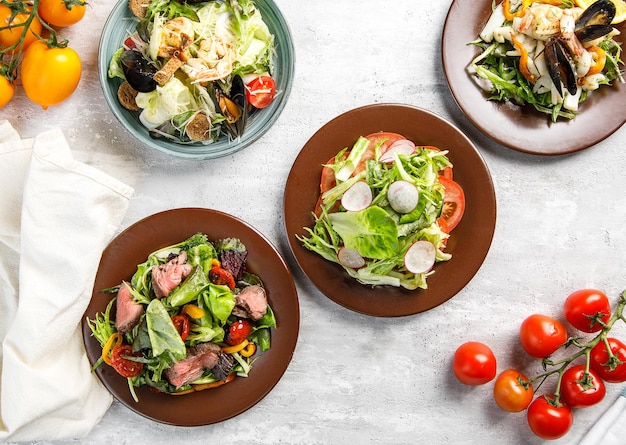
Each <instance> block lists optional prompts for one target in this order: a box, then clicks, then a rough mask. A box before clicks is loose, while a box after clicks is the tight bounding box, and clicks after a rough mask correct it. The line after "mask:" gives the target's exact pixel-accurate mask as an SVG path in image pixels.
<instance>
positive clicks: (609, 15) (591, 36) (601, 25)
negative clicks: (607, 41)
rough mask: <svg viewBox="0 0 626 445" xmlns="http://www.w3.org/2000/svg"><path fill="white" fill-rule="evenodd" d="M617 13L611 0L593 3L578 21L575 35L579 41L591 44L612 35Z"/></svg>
mask: <svg viewBox="0 0 626 445" xmlns="http://www.w3.org/2000/svg"><path fill="white" fill-rule="evenodd" d="M615 13H616V9H615V4H614V3H613V2H612V1H611V0H598V1H596V2H594V3H592V4H591V5H590V6H589V7H588V8H587V9H585V11H584V12H583V13H582V14H581V16H580V17H579V18H578V20H576V27H575V28H574V33H575V34H576V37H577V38H578V40H580V41H581V42H589V41H591V40H595V39H597V38H599V37H602V36H605V35H607V34H608V33H610V32H611V31H612V30H613V27H612V26H611V22H612V21H613V19H614V18H615Z"/></svg>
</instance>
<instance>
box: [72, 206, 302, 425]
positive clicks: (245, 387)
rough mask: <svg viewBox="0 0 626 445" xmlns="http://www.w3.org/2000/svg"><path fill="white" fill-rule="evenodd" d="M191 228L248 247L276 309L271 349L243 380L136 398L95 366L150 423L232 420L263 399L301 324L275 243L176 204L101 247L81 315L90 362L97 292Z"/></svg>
mask: <svg viewBox="0 0 626 445" xmlns="http://www.w3.org/2000/svg"><path fill="white" fill-rule="evenodd" d="M197 232H203V233H205V234H206V235H207V236H208V237H209V239H210V240H213V241H214V240H218V239H221V238H227V237H237V238H239V239H240V240H241V241H242V242H243V243H244V245H245V246H246V248H247V249H248V263H247V266H248V270H250V271H251V272H253V273H256V274H258V275H259V276H260V277H261V279H262V280H263V283H264V285H265V287H266V290H267V295H268V301H269V303H270V305H271V306H272V309H273V310H274V312H275V315H276V320H277V328H276V329H274V330H273V331H272V335H271V338H272V347H271V349H270V350H269V351H266V352H265V353H264V354H263V355H262V356H261V357H259V358H258V359H257V361H256V362H255V363H254V367H253V369H252V371H251V372H250V375H249V377H247V378H237V379H235V380H234V381H232V382H230V383H228V384H226V385H223V386H220V387H218V388H214V389H208V390H205V391H200V392H196V393H192V394H186V395H182V396H171V395H167V394H163V393H155V392H152V391H151V390H150V389H149V388H147V387H140V388H136V392H137V395H138V397H139V402H135V401H134V400H133V398H132V396H131V394H130V391H129V388H128V383H127V380H126V379H125V378H123V377H121V376H120V375H119V374H117V373H116V372H115V371H114V370H113V369H112V368H111V367H110V366H106V365H101V366H99V367H98V368H97V369H96V371H95V373H96V375H97V376H98V378H99V379H100V381H101V382H102V383H103V384H104V386H105V387H106V388H107V389H108V390H109V391H110V392H111V394H112V395H113V396H114V397H115V398H116V399H117V400H118V401H119V402H121V403H122V404H123V405H125V406H126V407H127V408H129V409H130V410H132V411H134V412H136V413H138V414H140V415H142V416H144V417H147V418H149V419H152V420H154V421H157V422H161V423H166V424H171V425H178V426H200V425H209V424H212V423H217V422H221V421H223V420H226V419H229V418H231V417H234V416H236V415H238V414H240V413H242V412H244V411H246V410H247V409H249V408H251V407H252V406H254V405H255V404H256V403H258V402H259V401H260V400H261V399H263V398H264V397H265V396H266V395H267V394H268V393H269V392H270V391H271V390H272V388H273V387H274V386H275V385H276V384H277V383H278V381H279V380H280V378H281V377H282V376H283V374H284V373H285V371H286V370H287V367H288V365H289V363H290V361H291V358H292V356H293V353H294V350H295V346H296V342H297V338H298V331H299V326H300V310H299V303H298V295H297V291H296V287H295V283H294V281H293V277H292V275H291V272H290V271H289V269H288V267H287V265H286V263H285V262H284V260H283V258H282V257H281V255H280V254H279V252H278V251H277V250H276V249H275V248H274V246H273V245H272V244H271V243H270V242H269V241H268V240H267V239H266V238H265V237H264V236H263V235H262V234H261V233H259V232H258V231H257V230H256V229H254V228H253V227H252V226H250V225H249V224H247V223H246V222H244V221H242V220H240V219H238V218H236V217H234V216H232V215H229V214H227V213H223V212H220V211H216V210H211V209H204V208H179V209H172V210H167V211H163V212H160V213H156V214H153V215H151V216H148V217H146V218H144V219H142V220H140V221H138V222H136V223H135V224H133V225H131V226H130V227H128V228H127V229H126V230H124V231H123V232H122V233H120V234H119V235H118V236H117V237H115V238H114V239H113V241H111V243H110V244H109V245H108V247H107V248H106V249H105V250H104V252H103V254H102V258H101V261H100V266H99V268H98V273H97V275H96V279H95V282H94V290H93V295H92V299H91V302H90V304H89V306H88V307H87V310H86V311H85V316H84V317H83V325H82V329H83V340H84V343H85V349H86V351H87V356H88V358H89V361H90V363H91V364H92V365H93V364H94V363H95V361H96V360H97V359H98V357H100V354H101V351H102V348H101V347H100V344H99V343H98V341H97V340H96V339H95V338H94V337H92V336H91V331H90V329H89V326H88V324H87V322H86V319H87V318H89V319H93V317H94V315H95V314H96V313H97V312H102V311H103V310H104V309H105V307H106V305H107V303H108V302H109V301H110V299H111V295H110V294H103V293H101V292H100V290H101V289H105V288H109V287H112V286H115V285H117V284H119V283H120V282H121V280H122V279H127V280H128V279H130V277H131V276H132V274H133V273H134V271H135V269H136V265H137V264H140V263H141V262H143V261H145V258H146V257H147V256H148V254H150V253H151V252H153V251H154V250H156V249H158V248H161V247H165V246H168V245H172V244H175V243H178V242H180V241H182V240H184V239H186V238H187V237H189V236H191V235H193V234H194V233H197Z"/></svg>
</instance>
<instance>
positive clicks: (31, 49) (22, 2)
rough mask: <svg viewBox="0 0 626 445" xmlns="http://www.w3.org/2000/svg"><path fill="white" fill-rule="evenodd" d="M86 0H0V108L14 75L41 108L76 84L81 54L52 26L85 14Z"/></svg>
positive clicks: (63, 96)
mask: <svg viewBox="0 0 626 445" xmlns="http://www.w3.org/2000/svg"><path fill="white" fill-rule="evenodd" d="M85 10H86V3H85V0H0V108H2V107H4V106H5V105H6V104H7V103H9V102H10V101H11V99H12V98H13V96H14V94H15V88H16V84H17V83H18V81H19V82H20V83H21V86H22V88H23V90H24V92H25V93H26V96H28V98H29V99H30V100H32V101H33V102H35V103H37V104H39V105H41V106H42V107H43V109H46V108H48V107H49V106H51V105H57V104H59V103H61V102H63V101H64V100H65V99H67V98H68V97H69V96H70V95H71V94H72V93H73V92H74V90H75V89H76V87H77V86H78V82H79V81H80V76H81V74H82V64H81V60H80V58H79V56H78V54H77V53H76V51H74V50H73V49H72V48H70V47H69V46H67V45H68V42H67V40H62V41H59V39H58V38H57V34H56V30H55V28H62V27H67V26H70V25H73V24H75V23H77V22H79V21H80V20H82V18H83V17H84V15H85Z"/></svg>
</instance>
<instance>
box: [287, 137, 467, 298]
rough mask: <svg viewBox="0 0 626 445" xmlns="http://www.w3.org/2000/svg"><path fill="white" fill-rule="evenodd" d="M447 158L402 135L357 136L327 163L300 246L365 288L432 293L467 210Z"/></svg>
mask: <svg viewBox="0 0 626 445" xmlns="http://www.w3.org/2000/svg"><path fill="white" fill-rule="evenodd" d="M447 154H448V151H447V150H441V149H439V148H437V147H433V146H423V145H416V144H415V143H414V142H413V141H411V140H409V139H407V138H406V137H404V136H403V135H400V134H397V133H390V132H379V133H373V134H370V135H368V136H360V137H359V138H358V139H357V140H356V142H355V143H354V145H353V146H352V147H346V148H344V149H342V150H340V151H339V152H338V153H337V154H336V155H335V156H334V157H332V158H331V159H329V160H328V162H326V164H324V165H323V167H322V174H321V181H320V195H319V199H318V201H317V205H316V207H315V210H314V224H313V227H312V228H309V227H305V228H304V230H305V231H306V232H307V236H299V237H298V238H299V240H300V241H301V242H302V244H303V245H304V247H305V248H307V249H309V250H311V251H313V252H315V253H317V254H319V255H321V256H322V257H323V258H325V259H326V260H329V261H332V262H335V263H338V264H340V265H341V266H342V267H343V269H344V270H345V271H346V272H347V273H348V274H349V275H350V276H351V277H353V278H355V279H356V280H357V281H358V282H360V283H362V284H367V285H372V286H380V285H390V286H396V287H403V288H406V289H409V290H414V289H418V288H424V289H425V288H427V284H426V279H427V277H428V276H429V275H431V274H432V273H434V270H433V266H434V265H435V263H437V262H440V261H448V260H449V259H450V258H451V254H450V253H447V252H445V248H446V243H447V240H448V237H449V234H450V232H451V231H452V230H453V229H454V228H455V227H456V226H457V225H458V224H459V222H460V221H461V218H462V217H463V212H464V210H465V195H464V193H463V188H462V187H461V186H460V185H459V184H458V183H457V182H456V181H454V179H453V168H452V163H451V162H450V160H449V159H448V157H447Z"/></svg>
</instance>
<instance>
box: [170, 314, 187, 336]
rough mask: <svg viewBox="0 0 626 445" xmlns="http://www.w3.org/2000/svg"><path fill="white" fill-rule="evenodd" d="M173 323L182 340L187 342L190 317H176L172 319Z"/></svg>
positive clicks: (179, 315) (182, 315)
mask: <svg viewBox="0 0 626 445" xmlns="http://www.w3.org/2000/svg"><path fill="white" fill-rule="evenodd" d="M172 323H173V324H174V327H175V328H176V330H177V331H178V334H179V335H180V338H181V340H182V341H185V340H186V339H187V336H188V335H189V317H187V316H186V315H184V314H178V315H174V316H173V317H172Z"/></svg>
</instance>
